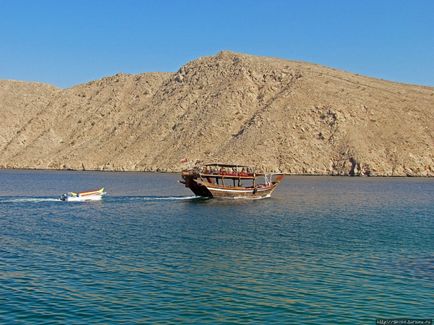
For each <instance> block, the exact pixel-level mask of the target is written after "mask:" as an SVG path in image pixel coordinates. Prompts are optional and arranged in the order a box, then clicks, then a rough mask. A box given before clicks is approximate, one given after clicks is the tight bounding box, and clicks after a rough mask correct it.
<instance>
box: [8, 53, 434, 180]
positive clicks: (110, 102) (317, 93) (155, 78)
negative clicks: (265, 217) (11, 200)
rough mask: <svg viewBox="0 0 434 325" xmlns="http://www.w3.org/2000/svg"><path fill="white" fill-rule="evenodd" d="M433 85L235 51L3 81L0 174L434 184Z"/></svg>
mask: <svg viewBox="0 0 434 325" xmlns="http://www.w3.org/2000/svg"><path fill="white" fill-rule="evenodd" d="M433 115H434V88H432V87H427V86H417V85H410V84H402V83H396V82H390V81H386V80H382V79H375V78H371V77H367V76H360V75H357V74H352V73H349V72H343V71H340V70H337V69H333V68H327V67H323V66H321V65H317V64H313V63H306V62H300V61H289V60H284V59H277V58H269V57H258V56H252V55H246V54H239V53H233V52H229V51H222V52H219V53H218V54H217V55H215V56H209V57H202V58H199V59H196V60H193V61H190V62H188V63H187V64H185V65H183V66H182V67H181V68H180V69H179V70H178V71H177V72H174V73H163V72H154V73H143V74H116V75H114V76H109V77H105V78H102V79H99V80H95V81H90V82H88V83H84V84H79V85H76V86H73V87H70V88H66V89H60V88H56V87H54V86H51V85H47V84H43V83H26V82H18V81H0V153H1V155H0V168H36V169H77V170H83V169H84V170H125V171H179V170H181V169H182V168H183V167H185V165H184V164H182V163H181V162H180V160H181V159H183V158H188V159H189V161H190V162H192V163H194V162H200V161H201V162H211V161H228V162H229V161H230V162H237V163H240V164H249V165H254V166H256V167H258V168H261V169H264V170H268V171H275V172H285V173H290V174H315V175H372V176H405V175H408V176H434V163H433V156H434V153H433V146H432V144H433V143H434V141H433V139H434V134H433V130H434V125H433V123H434V122H433V121H434V116H433Z"/></svg>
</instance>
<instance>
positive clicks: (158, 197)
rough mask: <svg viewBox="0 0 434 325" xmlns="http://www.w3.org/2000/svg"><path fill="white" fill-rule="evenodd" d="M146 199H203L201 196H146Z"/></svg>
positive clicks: (144, 198)
mask: <svg viewBox="0 0 434 325" xmlns="http://www.w3.org/2000/svg"><path fill="white" fill-rule="evenodd" d="M141 199H143V200H144V201H176V200H197V199H202V197H200V196H195V195H192V196H144V197H141Z"/></svg>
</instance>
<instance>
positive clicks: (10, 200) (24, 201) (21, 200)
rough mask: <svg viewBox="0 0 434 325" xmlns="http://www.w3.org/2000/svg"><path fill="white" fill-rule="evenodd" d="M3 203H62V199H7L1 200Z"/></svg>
mask: <svg viewBox="0 0 434 325" xmlns="http://www.w3.org/2000/svg"><path fill="white" fill-rule="evenodd" d="M0 202H1V203H40V202H61V201H60V199H53V198H39V197H33V198H19V199H7V200H0Z"/></svg>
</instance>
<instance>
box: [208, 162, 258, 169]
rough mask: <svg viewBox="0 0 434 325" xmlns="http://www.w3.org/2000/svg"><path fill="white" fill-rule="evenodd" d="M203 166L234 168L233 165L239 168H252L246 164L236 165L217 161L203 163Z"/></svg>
mask: <svg viewBox="0 0 434 325" xmlns="http://www.w3.org/2000/svg"><path fill="white" fill-rule="evenodd" d="M204 166H206V167H229V168H234V167H239V168H252V167H250V166H246V165H238V164H219V163H211V164H205V165H204Z"/></svg>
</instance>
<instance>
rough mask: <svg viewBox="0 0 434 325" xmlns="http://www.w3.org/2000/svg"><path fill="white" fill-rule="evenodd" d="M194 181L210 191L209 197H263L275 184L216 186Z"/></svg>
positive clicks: (273, 188) (266, 195) (272, 189)
mask: <svg viewBox="0 0 434 325" xmlns="http://www.w3.org/2000/svg"><path fill="white" fill-rule="evenodd" d="M196 183H198V184H200V185H202V186H203V187H205V188H206V189H207V191H208V192H209V193H211V197H214V198H221V199H264V198H268V197H270V196H271V193H273V191H274V190H275V189H276V186H277V184H276V183H274V184H271V185H270V186H263V187H256V188H253V187H252V188H246V187H239V188H237V187H227V186H218V185H215V184H211V183H208V182H203V181H201V180H196Z"/></svg>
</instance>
